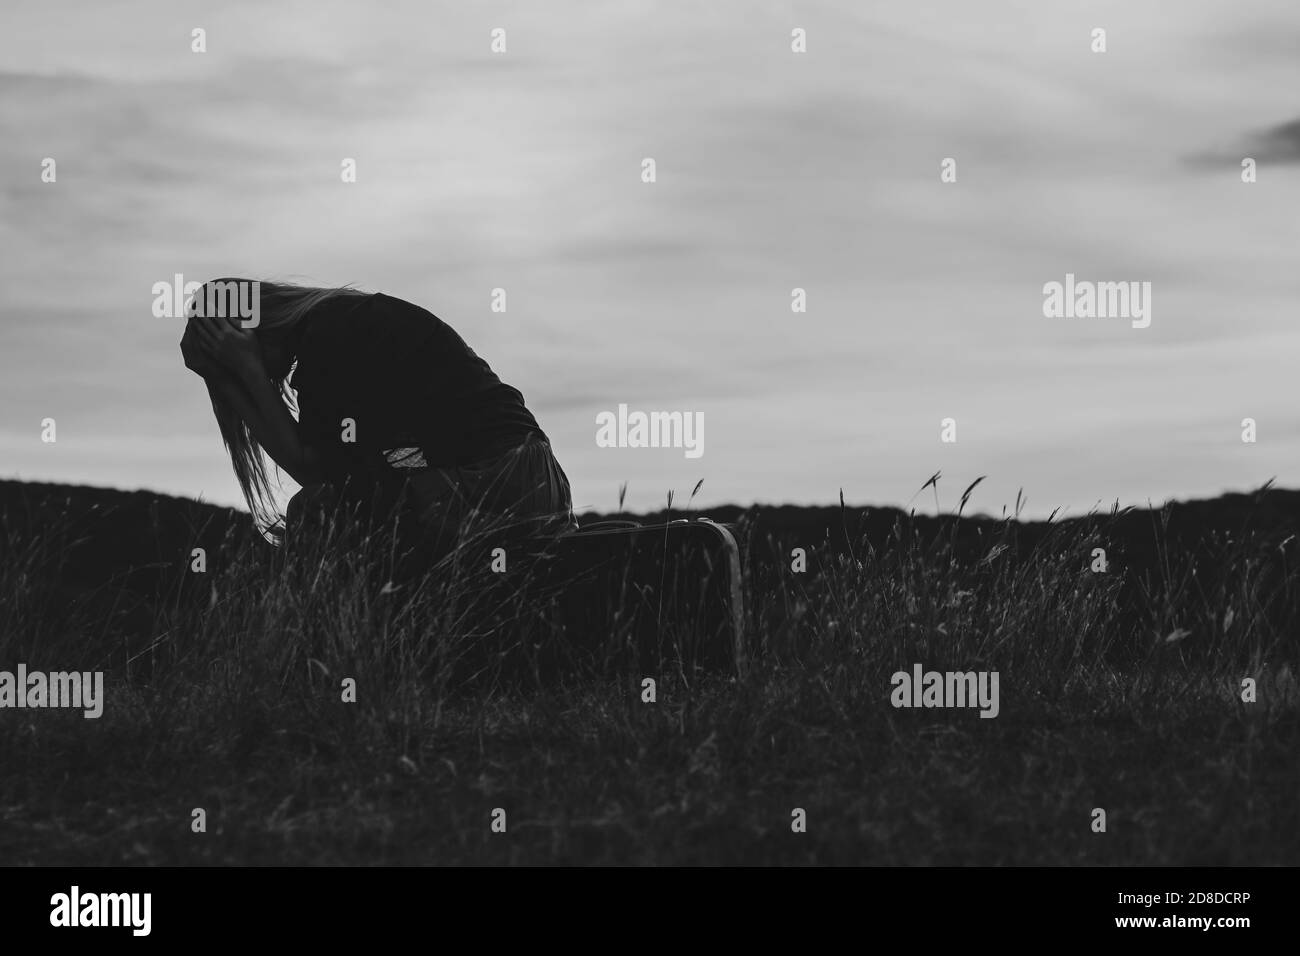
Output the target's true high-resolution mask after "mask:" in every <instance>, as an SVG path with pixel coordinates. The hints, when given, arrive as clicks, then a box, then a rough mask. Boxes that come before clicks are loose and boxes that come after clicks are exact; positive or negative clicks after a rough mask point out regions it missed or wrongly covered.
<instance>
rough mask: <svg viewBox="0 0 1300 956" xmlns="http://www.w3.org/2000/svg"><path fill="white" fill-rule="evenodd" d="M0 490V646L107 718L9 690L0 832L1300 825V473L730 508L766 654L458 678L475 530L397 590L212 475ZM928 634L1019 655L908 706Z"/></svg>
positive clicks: (1222, 834) (645, 842)
mask: <svg viewBox="0 0 1300 956" xmlns="http://www.w3.org/2000/svg"><path fill="white" fill-rule="evenodd" d="M0 507H2V508H3V509H4V513H3V525H2V526H0V601H2V602H3V603H2V604H0V669H8V670H13V669H14V668H15V667H16V665H17V664H18V663H19V662H23V663H25V664H26V665H27V667H28V669H29V670H38V669H39V670H48V671H52V670H62V669H77V670H95V669H102V670H104V671H105V672H106V676H105V680H106V693H107V702H106V705H105V710H104V714H103V716H102V717H101V718H100V719H98V720H87V719H83V717H82V716H81V714H80V712H79V711H71V712H69V711H58V710H12V709H5V710H0V768H3V769H2V770H0V864H9V865H14V864H53V863H60V864H112V863H140V864H231V863H248V864H271V863H276V864H339V863H344V864H371V863H398V864H446V863H466V864H492V863H659V864H664V863H677V864H692V863H700V864H719V863H746V864H766V863H839V864H888V865H895V864H1212V863H1213V864H1295V863H1297V862H1300V808H1298V806H1300V805H1298V803H1297V800H1296V795H1297V793H1298V792H1300V763H1298V761H1297V754H1298V753H1300V720H1298V719H1297V718H1298V717H1300V688H1298V687H1297V681H1296V678H1295V676H1294V675H1295V674H1296V673H1297V669H1298V668H1300V661H1298V660H1297V658H1298V657H1300V581H1298V579H1297V567H1298V563H1297V548H1298V547H1300V544H1298V542H1297V539H1296V537H1295V532H1296V530H1297V528H1298V527H1300V493H1297V492H1284V491H1276V490H1274V491H1267V492H1260V493H1258V494H1255V495H1249V496H1232V497H1227V498H1223V499H1218V500H1216V501H1213V502H1199V503H1194V504H1190V505H1179V506H1175V507H1172V508H1168V509H1164V510H1157V511H1153V512H1127V513H1118V514H1116V513H1111V514H1102V515H1096V516H1092V517H1090V518H1086V519H1081V520H1078V521H1070V522H1061V523H1037V524H1031V523H1019V522H1016V521H1015V520H1013V519H1011V518H1007V519H1001V520H995V519H982V518H980V519H973V518H969V517H964V518H959V517H957V516H955V515H949V516H947V517H944V518H934V517H931V518H923V517H920V516H910V515H905V514H903V513H901V512H897V511H892V510H888V509H881V510H871V511H869V512H865V511H863V510H861V509H844V510H841V509H838V508H835V509H789V508H782V509H757V510H750V511H748V512H744V513H741V512H738V511H737V510H735V509H719V510H715V511H713V512H711V515H712V516H713V517H715V518H718V519H725V520H736V521H738V522H739V528H740V534H741V537H742V541H743V549H744V551H745V554H746V566H747V581H746V587H747V592H748V593H747V600H748V603H749V608H748V610H749V618H750V620H749V631H750V634H749V637H750V642H751V666H750V668H749V670H748V671H747V673H745V674H744V676H743V677H741V678H740V679H736V678H734V677H728V676H725V675H724V676H718V677H715V678H712V679H709V680H705V681H700V682H696V683H694V685H693V686H689V687H688V686H686V685H685V684H684V683H683V682H682V680H681V679H680V678H676V679H675V678H674V677H673V675H671V674H667V673H664V674H650V675H641V674H637V673H630V672H625V673H621V674H617V675H611V676H609V677H606V678H604V679H596V680H589V679H584V680H575V681H567V682H562V683H560V684H555V683H548V684H543V685H540V686H539V685H537V684H536V683H535V682H531V681H530V680H529V679H527V678H526V677H520V676H519V675H511V674H505V673H501V674H496V675H495V676H493V675H489V676H488V677H487V678H484V677H482V676H480V677H479V679H477V680H476V681H472V682H469V683H464V682H462V676H461V671H462V670H463V668H456V667H452V666H451V665H450V664H449V663H448V662H449V661H450V660H451V659H452V658H454V657H455V656H456V653H457V649H458V648H461V647H463V646H464V642H465V641H466V640H472V639H473V637H474V634H475V631H474V628H475V627H476V626H477V625H476V624H475V623H474V622H475V621H476V620H479V617H478V616H477V615H476V612H475V609H476V606H478V605H481V603H482V600H481V595H482V594H483V593H485V591H484V588H483V582H482V578H481V576H480V573H481V571H482V570H483V569H482V568H481V567H478V566H479V565H480V564H481V562H478V561H467V562H466V563H467V564H472V565H475V567H462V568H459V569H457V570H456V571H455V573H450V574H444V575H443V576H441V577H440V578H439V579H438V580H437V581H434V582H431V583H429V584H428V585H427V586H426V587H424V588H422V589H414V588H412V587H409V586H405V587H397V588H396V589H394V588H393V587H385V585H386V584H387V583H388V582H387V581H385V580H383V578H384V577H385V574H384V569H383V566H382V561H383V559H382V558H378V559H371V561H372V563H371V564H370V565H368V566H365V567H361V568H358V567H357V566H356V562H355V561H353V560H352V558H355V557H356V555H355V554H353V555H350V556H349V560H345V561H339V560H333V559H331V560H329V561H326V562H324V563H323V564H322V562H320V561H319V560H317V561H301V562H299V561H293V560H285V559H284V558H283V557H282V556H280V555H275V556H272V555H271V553H270V549H269V548H268V547H267V546H266V545H265V544H264V543H262V542H261V541H260V540H254V539H253V538H252V537H251V535H250V534H249V533H248V530H247V528H246V527H245V526H244V524H243V522H244V521H245V520H246V519H245V518H242V517H241V516H239V515H236V514H234V513H233V512H228V511H225V510H223V509H216V508H210V507H208V506H204V505H199V504H196V503H193V502H186V501H181V500H177V499H169V498H165V497H159V496H154V495H145V494H136V495H127V494H123V493H118V492H109V491H100V490H95V489H85V488H70V487H59V486H48V485H24V484H19V483H15V482H0ZM951 510H953V511H955V510H957V508H956V502H953V503H952V507H951ZM195 547H203V548H205V549H206V561H207V567H206V570H205V571H203V572H195V571H193V570H191V561H192V557H191V554H192V549H193V548H195ZM796 547H798V548H803V549H805V551H806V552H807V555H808V570H807V571H806V572H803V573H795V572H793V571H792V570H791V550H792V549H793V548H796ZM1095 548H1104V549H1105V550H1106V556H1107V560H1108V569H1107V570H1106V571H1105V572H1095V571H1093V570H1092V567H1093V564H1094V561H1095V558H1094V549H1095ZM376 562H377V563H376ZM498 583H499V582H498ZM494 593H498V597H494V598H493V600H494V601H495V602H497V604H498V605H500V604H501V602H500V600H499V592H494ZM505 603H506V604H508V603H509V602H508V601H507V602H505ZM495 610H497V611H500V610H501V608H500V607H499V606H498V607H496V608H495ZM507 610H509V609H508V608H507ZM516 611H517V613H518V614H519V616H521V617H527V616H528V613H529V611H528V609H527V608H518V609H516ZM915 663H920V664H922V665H924V666H925V667H926V668H927V669H937V670H996V671H998V672H999V674H1000V713H999V715H998V716H997V717H996V719H981V718H980V717H979V716H978V713H977V712H976V711H975V710H906V709H897V710H896V709H894V708H893V707H892V706H891V705H890V699H889V698H890V690H891V687H890V675H891V674H892V673H893V672H894V671H897V670H907V671H910V669H911V667H912V665H913V664H915ZM642 676H652V677H655V678H656V679H657V680H658V682H659V684H658V699H657V701H656V702H655V703H643V702H642V700H641V695H640V678H641V677H642ZM345 678H352V679H354V680H355V681H356V688H357V690H356V702H355V703H344V702H343V701H342V699H341V697H342V694H341V686H342V682H343V680H344V679H345ZM1246 678H1250V679H1253V680H1254V681H1255V682H1256V691H1255V696H1256V701H1255V702H1254V703H1246V702H1244V701H1243V700H1242V687H1243V680H1244V679H1246ZM196 808H202V809H203V810H204V811H205V814H206V832H194V828H193V826H192V820H193V819H194V817H193V812H194V810H195V809H196ZM497 808H500V809H503V810H504V811H505V818H506V832H504V833H497V832H493V830H492V827H491V824H492V819H493V811H494V810H495V809H497ZM796 808H802V809H803V810H804V811H806V817H807V830H806V832H802V833H796V832H792V829H791V820H792V811H793V810H795V809H796ZM1095 808H1102V809H1104V810H1105V811H1106V830H1105V832H1104V833H1098V832H1094V830H1093V820H1094V814H1093V811H1094V809H1095Z"/></svg>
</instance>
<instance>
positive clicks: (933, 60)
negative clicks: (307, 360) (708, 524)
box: [0, 0, 1300, 515]
mask: <svg viewBox="0 0 1300 956" xmlns="http://www.w3.org/2000/svg"><path fill="white" fill-rule="evenodd" d="M0 24H2V28H0V65H2V72H0V128H3V130H4V135H3V137H0V171H2V172H3V180H2V182H0V239H2V241H3V248H4V255H3V256H2V257H0V323H2V324H0V475H2V476H4V477H20V478H25V479H32V480H38V479H39V480H57V481H65V482H74V483H85V484H96V485H113V486H118V487H123V488H150V489H157V490H161V491H166V492H170V493H175V494H184V495H190V496H202V497H204V498H205V499H206V500H209V501H215V502H220V503H236V502H238V501H239V495H238V489H237V486H236V484H235V481H234V479H233V477H232V475H231V472H230V468H229V465H228V462H227V460H226V459H225V457H224V452H223V450H222V448H221V444H220V439H219V436H218V432H217V428H216V425H215V422H214V421H213V419H212V416H211V412H210V409H209V406H208V401H207V396H206V392H205V390H204V388H203V387H202V384H201V382H200V381H199V379H197V378H196V377H195V376H193V375H192V374H191V373H190V372H188V371H187V370H185V368H184V367H183V366H182V364H181V361H180V355H179V352H178V349H177V342H178V341H179V338H180V334H181V323H180V322H179V321H178V320H175V319H158V318H154V317H153V315H152V314H151V304H152V299H153V296H152V293H151V291H150V290H151V287H152V286H153V284H154V283H155V282H158V281H170V280H171V278H172V276H173V275H174V274H175V273H182V274H183V275H184V276H185V277H186V278H187V279H194V280H203V279H207V278H211V277H213V276H221V275H242V276H249V277H262V278H282V279H284V278H288V279H297V280H300V281H308V282H311V283H313V284H336V283H345V282H355V283H357V284H358V285H360V286H361V287H362V288H365V289H368V290H372V291H384V292H387V293H389V294H391V295H396V296H399V297H401V298H405V299H409V300H410V301H413V302H416V303H418V304H420V305H423V306H425V307H426V308H428V309H430V310H431V311H432V312H434V313H436V314H437V315H439V316H440V317H442V318H443V319H445V320H446V321H447V322H449V323H450V324H451V325H452V326H453V327H454V328H456V329H457V330H458V331H459V332H460V333H461V334H462V335H463V336H464V337H465V339H466V340H467V341H468V342H469V343H470V344H471V345H472V346H473V347H474V348H475V350H476V351H478V352H479V353H480V354H481V355H482V356H483V357H485V358H486V359H487V360H488V361H489V362H490V363H491V364H492V365H493V367H494V368H495V369H496V371H497V372H498V374H500V375H501V377H502V378H503V379H504V380H506V381H508V382H510V383H511V384H513V385H515V386H517V387H518V388H519V389H520V390H521V391H523V393H524V395H525V397H526V399H527V401H528V403H529V405H530V407H531V408H532V409H533V411H534V413H535V414H536V415H537V417H538V419H539V420H540V422H541V424H542V426H543V428H545V429H546V431H547V432H548V433H549V434H550V436H551V439H552V441H553V443H554V445H555V448H556V451H557V454H558V456H559V458H560V460H561V462H562V463H563V465H564V467H565V469H566V470H567V472H568V474H569V476H570V478H571V480H572V483H573V489H574V498H575V504H576V505H577V507H578V508H579V509H580V510H581V509H584V508H586V507H594V508H597V509H600V510H612V509H613V507H614V505H615V502H616V499H617V494H618V486H619V484H620V483H622V482H623V481H627V482H628V484H629V491H628V504H629V506H630V507H631V508H633V509H634V510H641V509H646V508H653V507H656V506H658V505H661V504H662V502H663V500H664V496H665V494H666V492H667V491H668V490H669V489H674V490H675V493H676V495H677V496H678V500H679V501H680V500H682V499H684V498H685V497H686V496H687V495H688V494H689V492H690V489H691V488H692V487H693V486H694V485H695V483H696V481H698V480H699V479H701V478H703V479H704V487H703V489H702V490H701V493H700V497H699V499H697V504H699V503H702V504H704V505H706V506H707V505H709V504H713V503H720V502H738V503H749V502H754V501H758V502H770V503H778V502H792V503H829V502H833V501H835V500H836V499H837V497H838V493H839V489H840V488H843V489H844V494H845V496H846V498H847V499H848V500H849V501H850V502H851V503H861V504H867V503H878V504H902V503H905V502H907V501H908V500H909V499H911V498H912V497H913V495H914V493H915V492H916V490H917V489H918V488H919V487H920V485H921V484H922V483H923V482H924V481H925V479H926V478H928V477H929V475H930V474H931V473H933V472H934V471H937V470H942V471H943V475H944V478H943V480H942V482H941V485H940V491H941V500H942V501H943V502H944V504H945V505H951V504H955V501H956V498H957V496H958V495H959V493H960V491H961V489H962V488H963V487H964V486H965V485H966V484H968V483H969V482H970V481H972V480H974V479H975V478H976V477H978V476H979V475H985V474H986V475H988V476H989V477H988V479H987V481H986V482H985V484H984V485H983V486H982V487H981V488H980V489H979V491H978V492H977V494H976V497H975V499H974V504H975V506H976V507H977V508H978V509H979V510H985V511H988V512H991V513H997V512H999V511H1000V510H1001V507H1002V505H1003V504H1004V503H1008V504H1009V503H1010V502H1012V501H1014V499H1015V496H1016V490H1017V489H1018V488H1021V487H1023V488H1024V489H1025V493H1026V494H1027V495H1028V497H1029V501H1030V512H1031V513H1032V514H1037V515H1041V514H1044V513H1046V512H1048V511H1050V510H1051V509H1053V508H1055V507H1057V506H1063V507H1066V508H1067V509H1069V511H1070V512H1071V513H1078V512H1082V511H1086V510H1087V509H1088V508H1089V507H1091V506H1092V505H1094V504H1096V503H1097V502H1102V503H1109V502H1110V501H1113V500H1115V499H1117V498H1118V499H1119V500H1120V501H1121V502H1122V503H1125V504H1143V503H1145V502H1146V501H1147V500H1148V499H1150V500H1152V501H1155V502H1160V501H1163V500H1165V499H1166V498H1170V497H1187V496H1206V495H1213V494H1217V493H1219V492H1221V491H1224V490H1229V489H1232V490H1244V489H1247V488H1251V487H1254V486H1256V485H1258V484H1260V483H1262V482H1263V481H1265V480H1267V479H1268V478H1269V477H1271V476H1274V475H1276V476H1278V479H1279V483H1280V484H1282V485H1288V486H1296V485H1297V484H1300V481H1297V480H1296V466H1297V464H1300V454H1297V448H1300V419H1298V418H1297V408H1298V405H1300V403H1298V401H1297V397H1298V396H1297V391H1298V390H1300V386H1298V384H1297V382H1298V376H1297V374H1296V362H1297V358H1300V323H1298V322H1297V315H1296V301H1297V299H1296V294H1297V291H1298V290H1300V269H1298V268H1297V257H1298V255H1300V241H1298V240H1300V219H1298V218H1297V216H1296V209H1297V208H1298V207H1300V206H1298V204H1300V126H1288V124H1293V123H1295V122H1296V120H1297V118H1298V117H1300V100H1298V99H1297V97H1296V95H1295V93H1296V90H1297V89H1300V5H1297V4H1296V3H1294V0H1276V2H1272V0H1221V2H1220V0H1199V2H1191V0H1177V2H1174V0H1168V2H1145V3H1133V2H1131V0H1119V2H1089V3H1059V2H1043V0H1023V2H1022V0H998V2H972V0H942V2H939V0H926V2H923V3H910V2H903V0H897V2H894V0H888V2H863V0H838V2H818V3H798V2H786V3H775V2H770V3H762V2H754V0H710V2H708V3H700V2H686V0H682V2H663V0H656V2H636V3H633V2H601V3H590V2H581V0H530V2H526V3H525V2H520V3H490V2H472V3H471V2H456V3H436V2H429V0H419V2H410V3H383V4H375V3H358V2H322V0H313V2H301V3H273V4H267V3H232V2H223V3H221V4H214V3H189V2H174V0H169V2H165V3H164V2H160V0H159V2H120V3H107V2H102V0H83V2H48V3H40V4H36V3H28V4H22V5H15V4H6V5H5V7H4V9H3V12H2V13H0ZM195 27H202V28H204V29H205V30H206V32H207V52H206V53H202V54H197V53H192V52H191V50H190V44H191V39H190V36H191V30H192V29H194V28H195ZM495 27H501V28H504V29H505V31H506V43H507V52H506V53H505V54H493V53H492V52H491V49H490V42H491V36H490V33H491V31H492V29H493V28H495ZM796 27H799V28H803V29H804V30H806V32H807V52H806V53H804V54H796V53H792V52H791V48H790V46H791V30H792V29H794V28H796ZM1095 27H1102V28H1104V29H1105V30H1106V34H1107V35H1106V43H1107V48H1108V49H1107V52H1105V53H1104V54H1102V53H1094V52H1092V50H1091V45H1092V37H1091V31H1092V30H1093V28H1095ZM1245 156H1250V157H1253V158H1254V159H1256V160H1257V161H1258V164H1259V170H1258V182H1257V183H1254V184H1250V185H1247V184H1243V183H1242V182H1241V175H1240V172H1241V170H1240V162H1241V159H1242V158H1243V157H1245ZM46 157H52V158H54V159H55V160H56V162H57V176H58V179H57V182H56V183H54V184H47V183H42V182H41V180H40V175H41V162H42V160H43V159H44V158H46ZM344 157H353V158H355V159H356V161H357V165H358V182H357V183H356V184H344V183H342V182H341V181H340V175H339V169H340V162H341V160H342V159H343V158H344ZM645 157H652V158H653V159H654V160H655V162H656V165H657V182H655V183H653V184H646V183H643V182H642V181H641V168H642V167H641V162H642V160H643V158H645ZM945 157H952V158H954V159H955V160H956V162H957V182H955V183H951V184H944V183H941V182H940V175H939V174H940V163H941V161H942V160H943V159H944V158H945ZM1066 273H1074V274H1075V275H1076V276H1077V277H1079V278H1080V279H1093V280H1098V281H1149V282H1151V283H1152V302H1151V306H1152V313H1151V325H1150V327H1149V328H1145V329H1135V328H1132V327H1131V324H1130V323H1129V322H1127V321H1124V320H1119V321H1116V320H1102V319H1048V318H1044V316H1043V312H1042V306H1043V285H1044V283H1047V282H1051V281H1063V280H1064V278H1065V275H1066ZM496 287H501V288H504V289H505V290H506V292H507V296H508V299H507V302H508V311H507V312H505V313H494V312H492V311H491V310H490V296H491V290H492V289H493V288H496ZM795 287H800V288H803V289H805V290H806V291H807V303H808V311H807V312H806V313H805V314H794V313H792V312H791V307H790V302H791V290H792V289H793V288H795ZM620 403H625V404H627V405H628V406H629V407H630V408H632V409H634V410H636V409H640V410H645V411H654V410H679V411H689V412H701V413H703V415H704V419H705V436H704V442H705V444H704V454H703V456H702V457H700V458H687V457H686V456H685V454H684V453H683V451H682V450H680V449H608V448H598V447H597V445H596V441H595V435H596V415H597V414H598V413H599V412H602V411H607V410H608V411H613V410H615V409H617V407H618V405H619V404H620ZM47 417H49V418H54V419H55V420H56V422H57V442H56V443H54V444H47V443H43V442H42V441H41V421H42V419H44V418H47ZM946 417H951V418H954V419H956V422H957V442H956V443H955V444H944V443H941V442H940V422H941V420H942V419H944V418H946ZM1245 417H1252V418H1254V419H1255V420H1256V421H1257V423H1258V442H1257V443H1256V444H1244V443H1243V442H1242V441H1241V420H1242V419H1243V418H1245ZM286 480H287V479H286ZM290 487H291V486H290ZM917 501H918V502H920V503H923V504H924V505H925V506H926V507H932V504H933V499H932V497H931V496H930V494H929V492H927V493H926V495H925V496H924V497H923V498H920V499H917Z"/></svg>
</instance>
